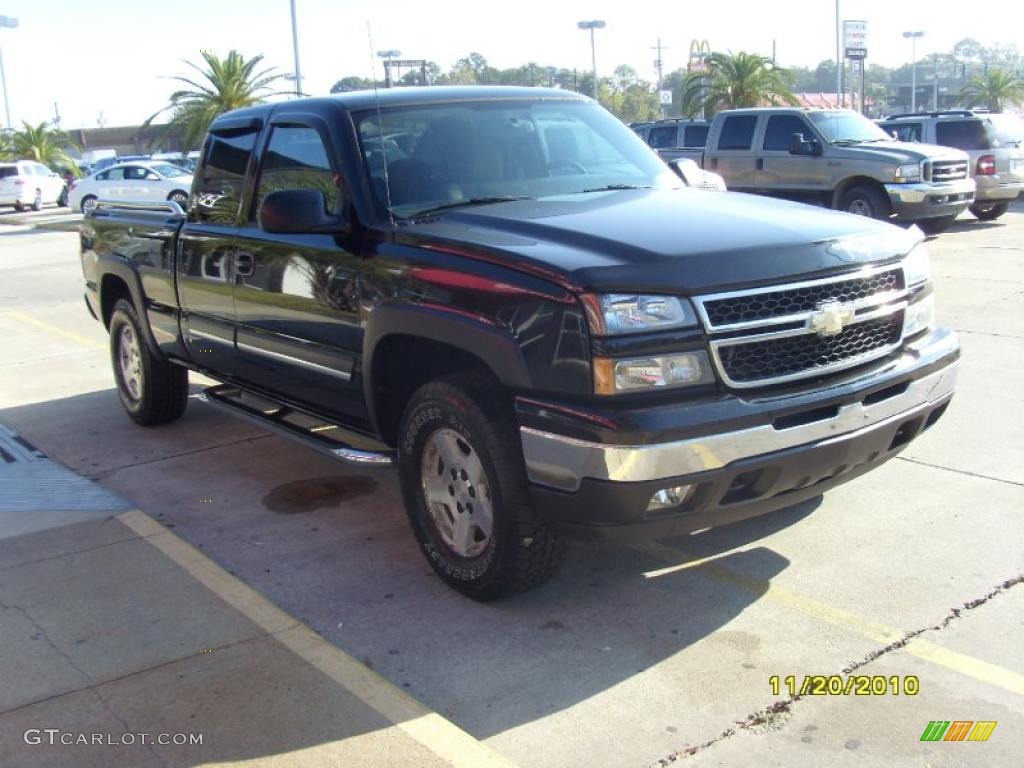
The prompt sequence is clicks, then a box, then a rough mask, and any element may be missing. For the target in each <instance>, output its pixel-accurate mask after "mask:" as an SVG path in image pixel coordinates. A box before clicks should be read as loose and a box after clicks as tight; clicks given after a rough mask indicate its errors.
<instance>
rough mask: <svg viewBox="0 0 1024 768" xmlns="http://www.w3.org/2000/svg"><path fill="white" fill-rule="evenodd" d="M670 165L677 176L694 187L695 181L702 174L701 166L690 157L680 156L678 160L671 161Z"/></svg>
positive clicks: (687, 184)
mask: <svg viewBox="0 0 1024 768" xmlns="http://www.w3.org/2000/svg"><path fill="white" fill-rule="evenodd" d="M668 167H669V168H671V169H672V170H673V171H674V172H675V174H676V176H678V177H679V178H680V179H682V180H683V183H684V184H686V186H688V187H692V186H693V185H694V182H695V181H696V180H697V178H698V177H699V176H700V173H701V170H700V166H699V165H697V163H695V162H694V161H693V160H691V159H690V158H688V157H680V158H677V159H676V160H671V161H669V164H668Z"/></svg>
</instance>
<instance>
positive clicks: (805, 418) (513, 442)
mask: <svg viewBox="0 0 1024 768" xmlns="http://www.w3.org/2000/svg"><path fill="white" fill-rule="evenodd" d="M921 240H922V235H921V233H920V232H919V231H918V230H917V229H915V228H911V229H910V230H903V229H899V228H897V227H894V226H891V225H889V224H884V223H881V222H877V221H872V220H871V219H868V218H865V217H861V216H852V215H848V214H845V213H835V212H829V211H823V210H821V209H816V208H811V207H807V206H803V205H799V204H795V203H788V202H783V201H777V200H771V199H766V198H759V197H754V196H748V195H741V194H733V193H718V192H703V191H697V190H693V189H687V188H686V187H685V185H684V184H683V182H682V181H681V179H680V177H679V176H677V175H676V174H673V173H672V171H671V170H670V168H669V166H667V165H665V164H664V163H663V162H662V161H661V160H660V159H659V158H658V157H657V155H656V154H655V153H654V152H653V151H652V150H651V149H650V148H648V147H647V146H646V145H645V144H644V143H643V141H642V140H641V139H640V138H638V137H637V136H636V135H635V134H634V133H633V132H632V131H630V130H629V129H628V128H627V127H626V126H625V125H622V124H621V123H619V122H618V121H617V120H616V119H615V118H614V117H612V116H611V115H610V114H609V113H607V112H605V111H604V110H603V109H602V108H601V107H599V106H598V105H597V104H595V103H593V102H592V101H590V100H589V99H587V98H585V97H582V96H579V95H577V94H573V93H566V92H563V91H558V90H547V89H533V88H531V89H517V88H469V87H461V88H440V87H438V88H419V89H394V90H388V91H382V92H380V93H379V94H376V93H372V92H371V93H367V92H362V93H347V94H342V95H338V96H333V97H329V98H313V99H303V100H294V101H286V102H281V103H276V104H267V105H262V106H257V107H252V108H248V109H244V110H240V111H236V112H233V113H229V114H226V115H223V116H221V117H219V118H217V119H216V120H215V121H214V123H213V125H212V127H211V128H210V131H209V134H208V136H207V137H206V140H205V143H204V145H203V149H202V157H201V159H200V162H199V166H198V168H197V171H196V174H195V181H194V186H193V189H192V191H191V195H190V198H189V202H188V209H187V210H186V211H182V210H181V209H180V208H178V206H177V205H176V204H174V203H172V202H169V203H166V204H157V205H155V206H154V205H153V204H152V203H150V204H141V203H140V204H138V205H134V204H131V203H117V204H103V203H101V204H100V205H98V206H97V208H96V209H95V210H94V211H92V212H90V213H89V215H88V216H87V217H86V219H85V222H84V224H83V226H82V233H81V256H82V266H83V270H84V274H85V282H86V301H87V304H88V307H89V310H90V312H91V313H92V314H93V316H94V317H96V318H97V319H99V320H100V321H102V322H103V323H104V325H105V326H106V327H107V328H108V329H109V331H110V339H111V356H112V362H113V368H114V373H115V378H116V382H117V389H118V392H119V393H120V397H121V400H122V402H123V404H124V407H125V408H126V409H127V411H128V414H129V415H130V416H131V417H132V418H133V419H134V420H135V421H137V422H138V423H140V424H143V425H152V424H161V423H165V422H169V421H171V420H173V419H177V418H178V417H180V416H181V415H182V413H183V412H184V410H185V405H186V402H187V398H188V388H187V377H188V371H189V370H194V371H199V372H202V373H203V374H205V375H207V376H210V377H212V378H214V379H215V380H217V381H219V382H222V383H221V384H219V385H217V386H214V387H212V388H209V389H207V390H205V391H204V392H203V393H202V394H200V395H198V398H199V399H201V400H205V401H206V402H208V403H210V404H213V405H217V406H221V407H223V408H226V409H229V410H231V411H232V412H233V413H236V414H238V415H241V416H244V417H246V418H249V419H254V420H256V421H258V422H259V423H260V424H262V425H264V426H266V427H267V428H269V429H272V430H276V431H278V432H280V433H283V434H286V435H288V436H291V437H294V438H297V439H299V440H301V441H303V442H304V443H306V444H307V445H309V446H311V447H313V448H316V449H318V450H320V451H322V452H324V453H326V454H328V455H329V456H332V457H334V458H336V459H339V460H342V461H346V462H350V463H355V464H358V465H361V466H364V467H384V466H388V465H391V464H396V465H397V470H398V472H399V474H400V480H401V487H402V491H403V494H404V499H405V505H406V509H407V511H408V515H409V518H410V520H411V523H412V528H413V531H414V532H415V535H416V538H417V540H418V541H419V543H420V545H421V546H422V548H423V551H424V552H425V554H426V556H427V558H428V559H429V561H430V562H431V564H432V565H433V567H434V568H435V570H436V571H437V573H438V574H439V575H440V576H441V578H442V579H444V580H445V581H446V582H447V583H449V584H450V585H451V586H453V587H454V588H456V589H458V590H460V591H462V592H464V593H466V594H468V595H470V596H472V597H475V598H477V599H490V598H495V597H500V596H503V595H507V594H510V593H512V592H515V591H519V590H522V589H526V588H528V587H531V586H534V585H537V584H539V583H541V582H543V581H544V580H546V579H547V578H548V577H549V576H550V575H551V574H552V573H553V572H554V569H555V567H556V566H557V564H558V561H559V559H560V558H561V556H562V553H563V551H564V547H565V539H566V538H567V537H571V536H583V537H599V538H605V539H623V538H633V539H636V538H643V537H658V536H666V535H671V534H677V533H684V532H690V531H696V530H699V529H703V528H706V527H709V526H715V525H720V524H723V523H728V522H731V521H735V520H740V519H742V518H746V517H750V516H752V515H756V514H760V513H763V512H768V511H770V510H775V509H779V508H782V507H786V506H789V505H793V504H796V503H798V502H801V501H803V500H805V499H808V498H811V497H814V496H817V495H818V494H820V493H822V492H823V491H826V490H828V489H829V488H832V487H834V486H836V485H838V484H839V483H842V482H845V481H847V480H850V479H852V478H854V477H856V476H858V475H860V474H863V473H864V472H866V471H868V470H870V469H872V468H874V467H876V466H878V465H879V464H881V463H882V462H884V461H886V460H887V459H889V458H891V457H892V456H893V455H894V454H896V453H897V452H898V451H900V450H901V449H902V448H904V447H905V446H906V445H907V444H908V443H909V442H910V441H911V440H913V439H914V438H915V437H917V436H918V435H919V434H920V433H921V432H923V431H924V430H925V429H927V428H928V427H930V426H931V425H932V424H933V423H935V421H936V420H937V419H938V418H939V417H940V416H941V415H942V413H943V411H944V409H945V408H946V406H947V404H948V403H949V401H950V398H951V397H952V396H953V391H954V386H955V377H956V368H957V359H958V356H959V347H958V343H957V340H956V337H955V335H954V334H953V333H952V332H951V331H949V330H945V329H943V328H939V327H936V326H935V325H934V322H933V316H932V306H933V304H932V288H931V284H930V281H929V265H928V257H927V254H926V251H925V245H924V244H923V243H922V242H921Z"/></svg>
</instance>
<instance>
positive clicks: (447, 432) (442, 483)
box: [398, 373, 565, 600]
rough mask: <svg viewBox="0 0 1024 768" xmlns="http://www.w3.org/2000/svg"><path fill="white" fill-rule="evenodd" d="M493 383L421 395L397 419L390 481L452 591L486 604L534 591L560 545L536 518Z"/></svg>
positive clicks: (463, 378)
mask: <svg viewBox="0 0 1024 768" xmlns="http://www.w3.org/2000/svg"><path fill="white" fill-rule="evenodd" d="M494 390H495V387H494V382H493V381H491V380H490V379H489V378H488V377H486V376H483V375H481V374H475V373H470V374H459V375H457V376H452V377H449V378H447V379H442V380H439V381H435V382H431V383H429V384H425V385H424V386H422V387H420V389H419V390H417V392H416V393H415V394H414V395H413V397H412V399H411V400H410V402H409V405H408V406H407V407H406V410H405V414H404V415H403V417H402V425H401V429H400V431H399V463H398V469H399V476H400V481H401V485H402V495H403V497H404V500H405V507H406V511H407V512H408V514H409V519H410V522H411V524H412V528H413V532H414V534H415V536H416V539H417V541H418V542H419V544H420V547H421V548H422V550H423V552H424V554H425V555H426V557H427V560H428V561H429V562H430V564H431V566H432V567H433V569H434V571H435V572H436V573H437V575H438V576H440V577H441V579H442V580H443V581H444V582H445V583H446V584H448V586H450V587H452V588H453V589H456V590H458V591H459V592H462V593H463V594H465V595H468V596H469V597H472V598H474V599H476V600H494V599H496V598H501V597H506V596H508V595H511V594H514V593H516V592H522V591H524V590H527V589H531V588H533V587H536V586H538V585H540V584H543V583H544V582H545V581H547V580H548V579H549V578H551V576H552V575H553V574H554V572H555V570H556V568H557V567H558V564H559V562H560V561H561V558H562V555H563V553H564V551H565V541H564V540H563V539H562V538H561V537H560V536H558V535H557V534H555V533H554V532H552V531H551V530H549V529H548V528H547V527H546V526H545V525H544V523H543V522H542V521H541V520H539V519H538V518H537V515H536V513H534V511H533V509H532V507H531V505H530V496H529V489H528V484H527V479H526V469H525V467H524V465H523V458H522V448H521V446H520V444H519V437H518V430H517V429H516V426H515V423H514V419H513V417H512V414H511V410H510V409H509V408H507V407H504V406H499V405H495V397H494Z"/></svg>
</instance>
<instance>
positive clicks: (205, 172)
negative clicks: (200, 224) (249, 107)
mask: <svg viewBox="0 0 1024 768" xmlns="http://www.w3.org/2000/svg"><path fill="white" fill-rule="evenodd" d="M258 132H259V130H258V128H256V127H246V128H237V129H231V130H224V131H217V132H212V133H210V134H208V135H207V137H206V142H205V144H204V145H203V155H202V160H201V162H200V164H199V168H198V170H197V173H196V183H195V190H194V192H193V193H192V197H191V199H190V200H189V211H188V217H189V221H209V222H211V223H217V224H234V223H235V222H236V220H237V218H238V207H239V205H240V203H241V199H242V184H243V183H244V182H245V173H246V170H247V169H248V168H249V160H250V159H251V158H252V151H253V147H254V146H255V144H256V135H257V133H258Z"/></svg>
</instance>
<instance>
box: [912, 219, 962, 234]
mask: <svg viewBox="0 0 1024 768" xmlns="http://www.w3.org/2000/svg"><path fill="white" fill-rule="evenodd" d="M954 221H956V216H936V217H935V218H932V219H921V220H920V221H915V222H914V223H915V224H917V226H919V227H920V228H921V231H922V232H924V233H925V234H926V235H937V234H939V233H940V232H945V231H946V230H947V229H949V228H950V226H951V225H952V224H953V222H954Z"/></svg>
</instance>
